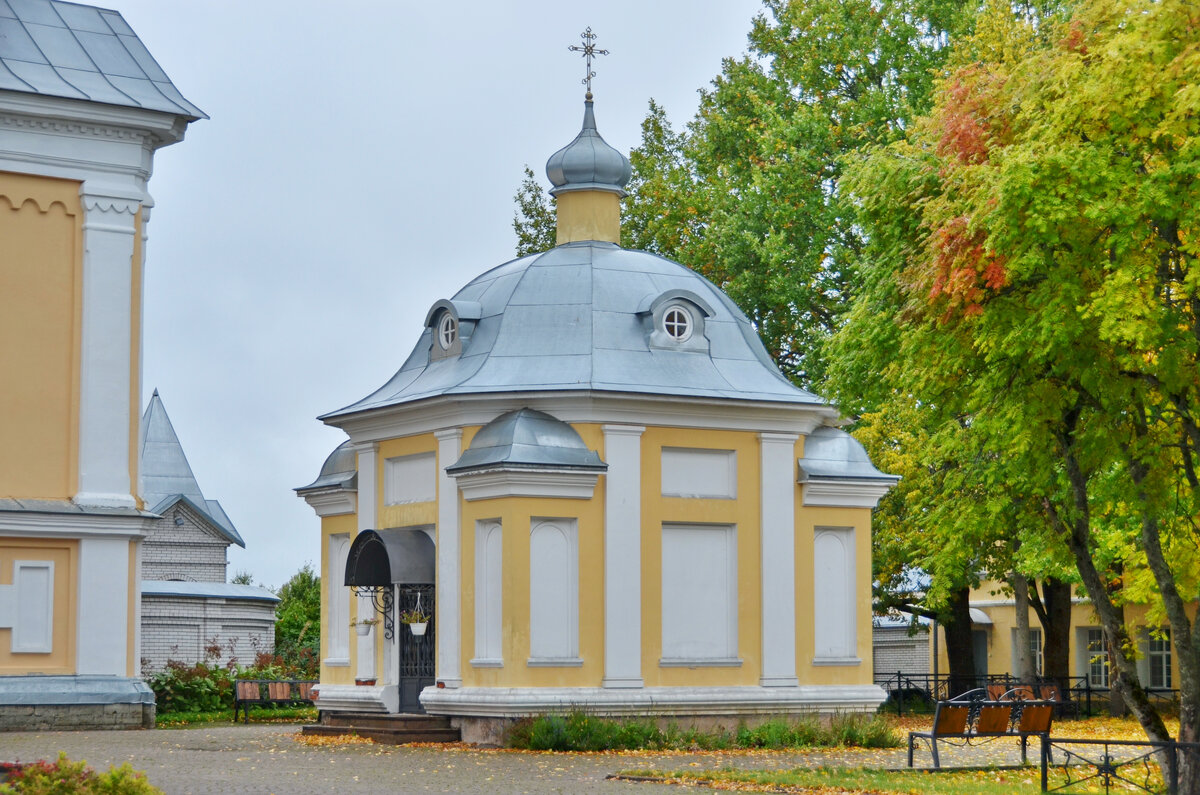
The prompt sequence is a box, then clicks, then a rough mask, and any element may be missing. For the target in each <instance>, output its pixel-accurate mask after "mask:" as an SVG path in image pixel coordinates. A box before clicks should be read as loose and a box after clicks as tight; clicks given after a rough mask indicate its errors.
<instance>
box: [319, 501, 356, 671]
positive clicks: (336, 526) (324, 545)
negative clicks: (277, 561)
mask: <svg viewBox="0 0 1200 795" xmlns="http://www.w3.org/2000/svg"><path fill="white" fill-rule="evenodd" d="M357 531H358V517H357V516H355V515H354V514H352V513H350V514H342V515H341V516H325V517H322V519H321V582H323V583H332V584H337V585H341V584H342V583H343V582H345V580H344V577H345V572H344V571H334V570H333V569H332V568H331V565H332V563H331V561H330V560H329V537H330V536H332V535H338V534H345V535H348V536H349V537H350V538H351V540H353V538H354V535H355V533H356V532H357ZM356 601H357V600H355V599H353V598H351V599H350V610H351V620H353V619H354V618H355V615H354V612H353V611H354V610H355V602H356ZM354 640H355V636H354V631H353V629H352V630H351V631H350V665H349V666H342V665H335V666H327V665H325V660H326V659H328V657H329V592H328V589H327V588H322V589H321V681H322V682H327V683H329V684H336V685H352V684H354V657H355V654H356V651H357V650H356V648H355V646H356V644H355V643H354Z"/></svg>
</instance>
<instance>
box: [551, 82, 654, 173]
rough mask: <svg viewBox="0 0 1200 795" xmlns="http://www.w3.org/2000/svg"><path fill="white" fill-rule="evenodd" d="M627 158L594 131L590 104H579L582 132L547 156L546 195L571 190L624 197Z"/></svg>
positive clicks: (593, 118)
mask: <svg viewBox="0 0 1200 795" xmlns="http://www.w3.org/2000/svg"><path fill="white" fill-rule="evenodd" d="M632 173H633V172H632V169H631V167H630V164H629V158H627V157H625V155H623V154H621V153H620V152H619V151H617V150H616V149H613V148H612V147H611V146H609V145H608V142H606V141H605V140H604V139H603V138H601V137H600V133H599V131H597V130H596V114H595V113H594V112H593V110H592V101H591V100H590V99H589V100H587V101H586V102H584V103H583V129H581V130H580V131H579V135H577V136H575V140H574V141H571V143H569V144H567V145H566V146H564V147H563V148H562V149H559V150H558V151H557V152H555V153H554V154H552V155H550V159H549V160H547V161H546V176H547V177H548V178H549V179H550V183H551V184H552V185H553V186H554V187H553V188H551V189H550V193H551V194H552V195H554V196H557V195H558V194H560V193H564V192H566V191H574V190H605V191H610V192H612V193H616V194H617V195H619V196H624V195H625V190H624V188H625V184H626V183H627V182H629V177H630V176H631V175H632Z"/></svg>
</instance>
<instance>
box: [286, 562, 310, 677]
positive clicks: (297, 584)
mask: <svg viewBox="0 0 1200 795" xmlns="http://www.w3.org/2000/svg"><path fill="white" fill-rule="evenodd" d="M275 595H276V596H278V597H279V605H278V607H277V608H276V610H275V653H276V654H277V655H279V656H280V657H282V658H283V660H284V662H285V663H287V664H288V665H289V666H294V667H298V668H302V669H309V670H311V669H312V668H314V667H315V664H316V661H317V660H318V659H319V658H320V653H321V578H320V577H319V576H317V574H316V572H314V571H313V567H312V564H311V563H306V564H304V566H303V567H302V568H301V569H300V571H298V572H296V573H295V574H293V575H292V578H291V579H290V580H288V581H287V582H286V583H284V584H283V587H282V588H280V589H279V590H278V591H276V593H275Z"/></svg>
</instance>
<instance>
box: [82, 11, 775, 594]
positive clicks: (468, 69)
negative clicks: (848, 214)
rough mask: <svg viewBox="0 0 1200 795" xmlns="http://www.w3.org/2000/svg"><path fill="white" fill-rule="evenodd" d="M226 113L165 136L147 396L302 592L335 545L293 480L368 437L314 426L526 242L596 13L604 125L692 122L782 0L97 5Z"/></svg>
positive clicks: (204, 479) (246, 565) (572, 113)
mask: <svg viewBox="0 0 1200 795" xmlns="http://www.w3.org/2000/svg"><path fill="white" fill-rule="evenodd" d="M96 4H97V5H103V6H109V7H113V8H116V9H117V10H118V11H120V12H121V13H122V14H123V15H124V17H125V19H126V21H127V22H128V23H129V24H130V25H131V26H132V27H133V29H134V30H135V31H136V32H137V34H138V36H139V37H140V38H141V39H142V41H143V42H144V43H145V44H146V46H147V47H148V48H149V50H150V52H151V53H152V54H153V55H154V56H155V58H156V59H157V60H158V62H159V64H160V65H161V66H162V67H163V69H164V70H165V71H166V72H167V74H168V75H169V76H170V77H171V80H172V81H173V82H174V83H175V85H176V86H177V87H178V88H179V90H180V91H181V92H182V93H183V95H184V96H185V97H187V98H188V99H189V100H191V101H192V102H193V103H195V104H196V105H198V106H199V107H200V108H202V109H204V111H205V112H206V113H208V115H209V116H210V117H211V118H210V119H207V120H202V121H198V122H196V123H194V124H192V125H191V127H190V129H189V130H188V133H187V138H186V139H185V140H184V141H183V142H182V143H180V144H177V145H175V146H172V147H169V148H167V149H163V150H160V151H159V153H158V155H157V157H156V160H155V175H154V177H153V179H152V180H151V182H150V191H151V193H152V194H153V196H154V198H155V202H156V207H155V209H154V210H153V214H152V218H151V221H150V225H149V234H150V242H149V247H148V254H147V267H146V282H145V325H144V332H145V358H144V362H143V387H144V394H143V401H142V405H143V407H144V406H145V403H146V401H147V400H148V399H149V396H150V393H151V391H152V390H153V389H155V388H156V387H157V388H158V389H159V392H160V394H161V396H162V399H163V402H164V404H165V405H166V408H167V412H168V413H169V414H170V416H171V420H172V421H173V423H174V425H175V430H176V432H177V433H178V434H179V437H180V440H181V441H182V443H183V447H184V450H185V451H186V452H187V455H188V459H189V461H190V463H191V465H192V470H193V472H194V473H195V474H196V477H197V479H198V480H199V482H200V487H201V489H203V491H204V494H205V496H206V497H208V498H209V499H217V500H220V501H221V504H222V505H223V506H224V507H225V510H226V512H227V513H228V514H229V516H230V518H231V519H232V520H233V522H234V524H235V525H236V526H237V527H238V530H239V531H240V532H241V534H242V537H243V538H244V539H245V540H246V549H245V550H242V549H239V548H237V547H233V548H231V550H230V571H229V574H230V576H232V575H233V574H234V572H235V571H237V570H246V571H249V572H251V573H252V574H253V575H254V579H255V582H257V583H261V584H265V585H269V586H279V585H281V584H282V583H283V582H285V581H286V580H287V579H288V578H289V577H290V576H291V575H292V574H294V573H295V572H296V571H297V570H298V569H299V568H300V567H301V566H303V565H304V564H305V563H306V562H310V561H311V562H312V563H313V564H314V565H316V564H317V563H318V561H319V558H320V548H319V543H318V529H319V522H318V519H317V518H316V516H315V515H314V514H313V512H312V510H311V509H309V507H308V506H307V505H306V504H305V503H304V502H303V501H302V500H300V499H299V498H297V497H296V495H295V494H294V492H293V491H292V489H293V488H295V487H297V486H302V485H305V484H307V483H309V482H311V481H312V480H313V479H314V478H315V477H316V474H317V472H318V470H319V469H320V466H321V463H322V462H323V461H324V460H325V457H326V456H327V455H328V454H329V453H330V451H332V449H333V448H334V447H336V446H337V445H338V444H340V443H341V442H342V441H343V440H344V439H345V436H344V435H343V434H342V432H341V431H339V430H337V429H334V428H329V427H327V426H325V425H324V424H322V423H320V422H318V421H317V420H316V419H314V418H315V417H316V416H317V415H318V414H322V413H325V412H327V411H332V410H333V409H336V408H340V407H342V406H344V405H346V404H349V403H351V402H353V401H355V400H357V399H359V398H361V397H363V396H365V395H366V394H368V393H369V392H371V391H373V390H374V389H375V388H376V387H378V386H380V385H381V384H382V383H383V382H385V381H386V380H387V379H388V378H389V377H390V376H391V375H392V374H393V373H394V372H395V371H396V370H397V369H398V368H399V367H400V365H401V364H402V363H403V361H404V359H405V358H406V357H407V355H408V353H409V352H410V351H411V349H412V346H413V344H414V343H415V342H416V338H417V336H418V334H419V332H420V330H421V324H422V321H423V320H424V317H425V313H426V311H427V310H428V308H429V306H430V305H431V304H432V303H433V302H434V301H435V300H437V299H439V298H448V297H450V296H451V295H452V294H453V293H455V292H456V291H457V290H458V289H459V288H460V287H461V286H462V285H464V284H465V283H466V282H468V281H469V280H470V279H472V278H473V277H475V276H476V275H478V274H479V273H482V272H483V271H484V270H487V269H489V268H491V267H494V266H496V265H498V264H500V263H502V262H504V261H506V260H509V259H511V258H512V256H513V247H514V243H515V238H514V235H513V232H512V229H511V221H512V214H513V201H512V197H513V194H514V193H515V192H516V188H517V185H518V183H519V182H520V179H521V169H522V167H523V166H524V165H525V164H527V163H528V164H529V165H530V166H531V167H532V168H533V169H534V171H535V172H536V173H537V174H538V176H539V178H541V179H542V180H543V182H544V181H545V180H544V177H545V174H544V167H545V162H546V158H548V157H549V156H550V155H551V154H552V153H553V152H554V151H555V150H557V149H558V148H559V147H561V146H563V145H565V144H566V143H568V142H569V141H570V140H571V139H572V138H573V137H574V136H575V134H576V133H577V132H578V131H579V125H580V121H581V118H582V112H583V104H582V103H583V91H584V89H583V86H582V85H581V84H580V79H581V78H582V77H583V73H584V64H583V60H582V58H580V57H579V56H578V55H576V54H574V53H570V52H568V51H567V46H568V45H570V44H575V43H578V42H579V34H580V33H581V32H582V31H583V29H584V28H585V27H587V26H589V25H590V26H591V27H592V29H593V31H594V32H595V33H596V34H597V36H598V39H597V46H598V47H601V48H604V49H608V50H610V51H611V54H610V55H608V56H606V57H602V58H600V59H598V62H597V64H596V66H595V67H594V69H595V71H596V73H597V77H596V79H595V81H594V83H593V92H594V93H595V99H596V116H597V123H598V127H599V129H600V132H601V134H602V135H603V136H604V137H605V139H606V140H607V141H608V142H609V143H610V144H612V145H613V146H615V147H617V148H619V149H621V150H622V151H624V152H628V151H629V149H630V148H631V147H632V146H634V145H636V143H637V142H638V136H639V124H640V122H641V120H642V118H643V117H644V116H645V113H646V107H647V102H648V101H649V100H650V98H654V99H656V100H657V101H659V102H660V103H661V104H662V105H664V106H665V108H666V109H667V112H668V114H669V116H670V118H671V120H672V123H673V124H674V125H675V126H676V127H677V128H678V127H681V126H683V125H684V124H685V123H686V122H687V121H688V120H689V119H691V117H692V116H693V114H694V113H695V110H696V107H697V104H698V100H699V97H698V94H697V90H698V89H699V88H701V87H702V86H706V85H708V84H709V81H711V80H712V78H713V77H715V76H716V75H717V74H718V73H719V71H720V67H721V59H722V58H724V57H728V56H737V55H740V54H742V53H743V52H744V51H745V49H746V34H747V33H748V32H749V30H750V25H751V20H752V18H753V17H754V15H755V14H756V13H757V12H758V10H759V7H760V4H759V0H705V1H704V2H697V1H696V0H640V1H635V0H616V1H614V0H604V1H603V2H593V3H584V2H575V1H574V0H570V1H568V0H558V1H557V2H541V1H539V2H521V3H505V2H486V1H484V0H467V1H466V2H460V3H438V2H433V3H430V2H422V3H416V2H411V0H403V1H401V0H397V1H396V2H357V1H355V0H346V1H345V2H333V3H331V2H325V3H319V4H318V3H313V2H305V1H304V0H297V1H293V2H282V1H279V2H276V1H275V0H252V1H251V2H247V1H246V0H239V2H209V1H207V0H206V1H205V2H198V1H191V0H189V1H188V2H163V0H111V2H98V3H96Z"/></svg>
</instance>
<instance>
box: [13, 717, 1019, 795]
mask: <svg viewBox="0 0 1200 795" xmlns="http://www.w3.org/2000/svg"><path fill="white" fill-rule="evenodd" d="M298 732H299V727H298V726H295V725H280V724H253V723H252V724H250V725H239V726H229V725H221V726H204V727H200V728H194V729H154V730H150V731H124V732H121V731H86V732H13V733H3V734H0V760H2V761H13V760H19V761H33V760H35V759H46V758H51V759H52V758H54V757H55V756H56V755H57V754H58V752H59V751H65V752H66V754H67V756H69V757H70V758H71V759H75V760H78V759H86V760H87V762H88V763H89V764H90V765H92V766H93V767H96V768H98V769H101V770H103V769H106V768H107V767H108V766H109V765H119V764H121V763H123V762H129V763H130V764H132V765H133V767H134V768H136V769H138V770H144V771H145V772H146V775H147V777H148V778H149V780H150V783H152V784H154V785H155V786H157V787H159V788H161V789H163V790H164V791H165V792H167V793H169V795H191V794H192V793H195V795H199V794H200V793H277V794H278V795H290V794H291V793H297V794H298V795H299V794H307V793H383V792H388V793H406V792H470V793H475V792H478V793H498V794H499V795H509V794H512V795H516V794H518V793H611V794H612V795H620V793H638V795H653V794H654V793H674V795H679V793H681V792H684V791H687V790H683V789H681V788H679V787H675V786H671V785H660V784H639V783H632V782H622V781H608V780H605V776H607V775H609V774H611V773H616V772H618V771H622V770H631V769H646V768H653V769H660V770H680V769H693V770H695V769H705V768H715V767H737V768H743V769H750V768H767V769H781V768H793V767H800V766H811V767H817V766H829V765H837V766H843V765H844V766H848V767H901V766H903V765H904V764H905V753H906V752H905V751H904V750H903V749H893V750H889V751H858V750H833V751H825V752H809V753H781V752H762V751H760V752H730V753H711V754H656V753H637V754H538V753H514V752H507V751H497V750H490V749H479V748H471V747H462V746H457V747H449V748H443V747H406V746H389V745H373V744H372V745H365V744H354V745H332V746H311V745H307V744H304V743H300V742H297V741H296V737H297V736H298ZM1031 750H1032V749H1031ZM981 753H982V754H983V755H984V756H980V754H981ZM928 757H929V754H928V749H926V750H925V751H924V754H923V755H921V754H919V755H918V764H919V765H920V764H922V763H924V764H925V765H928V764H929V758H928ZM1031 757H1033V758H1036V752H1035V753H1034V754H1031ZM1017 758H1018V757H1017V754H1016V745H1015V742H1013V741H1011V740H1009V741H1001V744H996V745H994V746H984V747H983V748H981V749H969V750H967V751H966V752H965V753H964V752H962V751H959V750H957V749H949V748H948V749H946V751H945V753H944V758H943V764H947V763H949V764H987V763H989V762H993V763H1000V764H1003V763H1010V764H1011V763H1012V762H1015V761H1016V760H1017Z"/></svg>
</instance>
